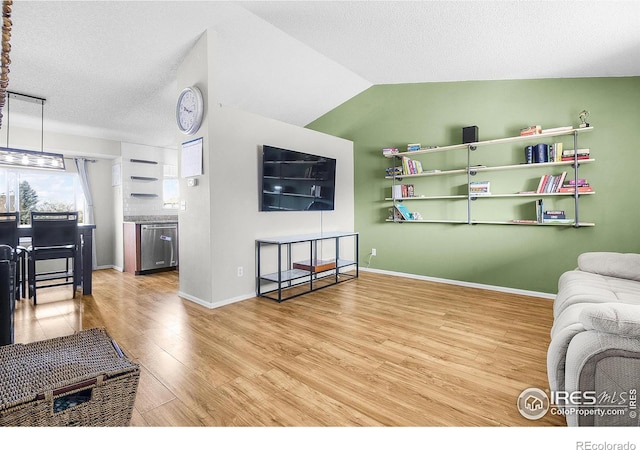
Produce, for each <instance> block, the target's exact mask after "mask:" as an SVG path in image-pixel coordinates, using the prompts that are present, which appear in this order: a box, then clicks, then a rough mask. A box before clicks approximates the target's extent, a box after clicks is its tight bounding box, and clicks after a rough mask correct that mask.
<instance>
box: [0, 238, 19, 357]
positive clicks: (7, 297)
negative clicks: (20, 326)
mask: <svg viewBox="0 0 640 450" xmlns="http://www.w3.org/2000/svg"><path fill="white" fill-rule="evenodd" d="M15 261H16V258H15V251H14V249H13V247H11V246H10V245H5V244H0V345H10V344H13V338H14V317H13V316H14V312H15V308H16V296H15V293H16V290H17V289H16V279H15V278H16V277H15V275H16V263H15Z"/></svg>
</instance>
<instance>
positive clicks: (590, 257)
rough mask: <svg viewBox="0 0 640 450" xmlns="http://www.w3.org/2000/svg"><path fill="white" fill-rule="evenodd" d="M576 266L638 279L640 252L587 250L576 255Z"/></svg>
mask: <svg viewBox="0 0 640 450" xmlns="http://www.w3.org/2000/svg"><path fill="white" fill-rule="evenodd" d="M578 268H579V269H580V270H582V271H583V272H591V273H597V274H599V275H604V276H609V277H616V278H624V279H627V280H634V281H640V254H638V253H614V252H587V253H582V254H581V255H580V256H578Z"/></svg>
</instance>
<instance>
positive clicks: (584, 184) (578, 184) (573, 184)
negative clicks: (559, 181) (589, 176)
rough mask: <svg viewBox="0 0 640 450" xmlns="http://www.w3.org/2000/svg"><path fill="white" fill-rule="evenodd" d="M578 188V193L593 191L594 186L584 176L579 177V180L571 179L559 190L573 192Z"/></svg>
mask: <svg viewBox="0 0 640 450" xmlns="http://www.w3.org/2000/svg"><path fill="white" fill-rule="evenodd" d="M576 188H577V189H578V193H580V192H593V187H592V186H591V185H590V184H589V182H588V181H587V180H586V179H584V178H579V179H578V180H577V181H576V180H569V181H568V182H567V183H564V184H563V185H562V187H561V188H560V190H559V191H558V192H563V193H569V194H573V193H574V192H576Z"/></svg>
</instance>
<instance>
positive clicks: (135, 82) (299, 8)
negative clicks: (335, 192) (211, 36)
mask: <svg viewBox="0 0 640 450" xmlns="http://www.w3.org/2000/svg"><path fill="white" fill-rule="evenodd" d="M12 18H13V31H12V39H11V43H12V51H11V60H12V64H11V73H10V81H9V90H11V91H16V92H20V93H25V94H29V95H34V96H39V97H44V98H46V99H47V103H46V105H45V116H44V127H45V129H46V130H47V131H59V132H66V133H71V134H78V135H87V136H93V137H103V138H108V139H115V140H123V141H128V142H134V143H140V144H148V145H159V146H171V147H173V146H175V138H176V134H175V129H176V128H175V124H174V104H175V98H176V94H177V91H178V86H176V81H175V79H176V70H177V67H178V66H179V64H180V62H181V61H182V59H183V58H184V56H185V55H186V54H187V52H188V51H189V49H190V48H191V47H192V46H193V44H194V43H195V42H196V41H197V39H198V38H199V37H200V36H201V35H202V33H203V32H204V31H205V30H210V31H213V32H215V33H216V36H217V54H218V58H219V59H218V61H217V62H216V66H217V69H216V73H217V77H218V81H219V91H220V92H221V96H220V102H221V103H222V104H224V105H227V106H232V107H237V108H240V109H243V110H246V111H250V112H254V113H258V114H261V115H264V116H267V117H271V118H274V119H278V120H282V121H285V122H289V123H292V124H296V125H301V126H304V125H306V124H307V123H309V122H311V121H313V120H314V119H316V118H317V117H319V116H321V115H322V114H324V113H326V112H328V111H330V110H331V109H333V108H335V107H336V106H338V105H339V104H341V103H343V102H344V101H346V100H348V99H349V98H351V97H353V96H354V95H357V94H358V93H359V92H362V91H363V90H365V89H367V88H368V87H369V86H371V85H372V84H385V83H413V82H434V81H460V80H488V79H527V78H550V77H600V76H637V75H640V58H638V54H639V51H640V27H639V26H638V22H639V20H640V2H637V1H598V2H589V1H542V2H533V1H468V2H461V1H444V2H436V1H422V2H403V1H400V2H397V1H392V2H386V1H379V2H375V1H356V2H345V1H320V2H309V1H284V2H276V1H260V2H218V1H198V2H185V1H177V2H169V1H141V2H135V1H124V2H114V1H109V2H100V1H70V2H58V1H44V2H37V1H16V2H14V7H13V16H12ZM20 103H23V102H18V101H13V102H12V103H11V112H10V117H9V119H10V120H11V122H10V123H11V124H12V125H16V126H29V127H33V128H37V129H40V123H41V122H40V119H41V117H40V110H39V109H38V108H34V105H33V104H31V105H21V104H20ZM6 116H7V112H6V111H5V120H3V127H5V126H6Z"/></svg>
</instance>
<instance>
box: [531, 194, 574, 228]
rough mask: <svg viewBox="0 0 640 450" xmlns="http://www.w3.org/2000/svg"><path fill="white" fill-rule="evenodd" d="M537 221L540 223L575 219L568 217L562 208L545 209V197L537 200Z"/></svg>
mask: <svg viewBox="0 0 640 450" xmlns="http://www.w3.org/2000/svg"><path fill="white" fill-rule="evenodd" d="M536 221H537V222H538V223H573V219H567V216H566V214H565V212H564V211H562V210H551V211H548V210H545V209H544V199H541V198H540V199H538V200H536Z"/></svg>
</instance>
